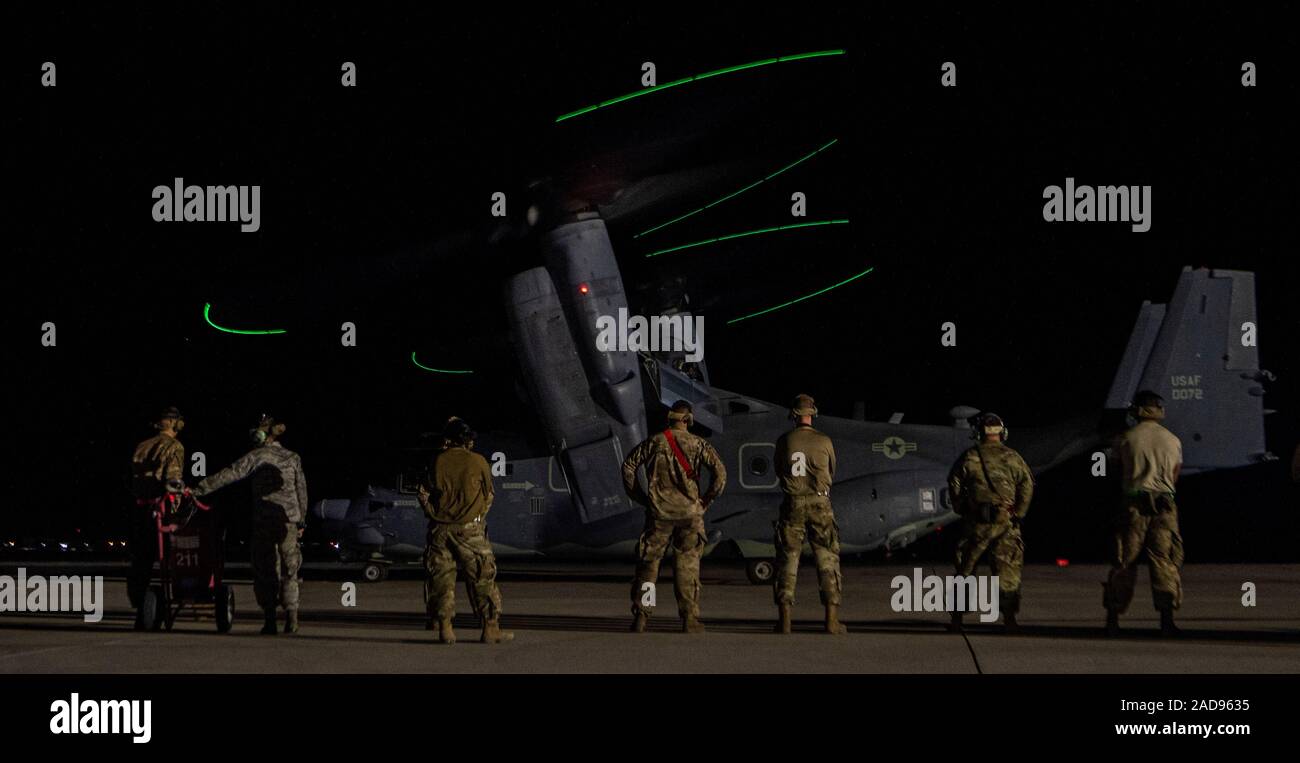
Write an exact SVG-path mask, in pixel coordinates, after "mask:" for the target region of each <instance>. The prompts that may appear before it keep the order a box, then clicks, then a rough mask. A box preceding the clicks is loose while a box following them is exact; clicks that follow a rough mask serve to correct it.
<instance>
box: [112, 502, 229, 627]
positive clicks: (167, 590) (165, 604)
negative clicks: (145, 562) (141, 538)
mask: <svg viewBox="0 0 1300 763" xmlns="http://www.w3.org/2000/svg"><path fill="white" fill-rule="evenodd" d="M152 506H153V509H152V511H153V517H154V522H155V524H156V527H157V529H158V557H157V559H158V578H157V581H156V582H154V583H152V584H150V586H149V590H148V591H146V592H145V595H144V599H143V600H142V602H141V604H140V609H139V610H138V611H137V612H136V626H137V627H138V628H140V629H142V630H159V629H161V628H166V629H167V630H171V629H172V626H173V625H174V624H175V623H176V616H177V615H179V614H180V612H181V610H182V609H184V608H185V607H186V606H187V605H188V606H189V608H190V611H191V613H193V615H194V617H195V619H198V617H199V615H200V613H202V614H204V615H206V614H207V612H208V611H211V612H212V613H213V616H214V619H215V620H216V623H217V631H218V632H219V633H227V632H229V631H230V626H231V625H232V624H233V622H234V619H235V592H234V590H233V589H232V588H231V587H230V586H229V585H227V584H226V582H225V579H224V573H225V529H224V528H222V527H221V526H220V523H219V522H218V518H217V516H216V512H214V511H212V510H211V507H209V506H208V505H206V504H204V503H202V502H201V501H199V500H198V499H197V498H195V497H194V495H192V494H191V493H190V491H189V490H185V491H184V492H182V493H169V494H167V495H164V496H162V497H161V498H158V499H157V500H155V501H154V502H153V504H152Z"/></svg>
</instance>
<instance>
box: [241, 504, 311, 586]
mask: <svg viewBox="0 0 1300 763" xmlns="http://www.w3.org/2000/svg"><path fill="white" fill-rule="evenodd" d="M250 540H251V542H250V543H249V552H250V554H251V556H252V559H251V561H252V563H253V594H254V595H255V596H256V598H257V606H259V607H261V608H262V609H263V610H267V609H275V607H276V604H277V603H278V604H279V605H280V606H282V607H284V608H285V609H297V608H298V569H299V568H300V567H302V549H301V548H299V547H298V525H297V524H296V523H294V522H285V521H284V517H283V512H280V516H279V517H278V518H275V517H265V518H262V517H255V518H254V520H253V528H252V537H251V539H250Z"/></svg>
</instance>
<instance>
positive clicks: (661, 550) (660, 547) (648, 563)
mask: <svg viewBox="0 0 1300 763" xmlns="http://www.w3.org/2000/svg"><path fill="white" fill-rule="evenodd" d="M670 541H671V543H672V545H673V592H674V593H675V594H676V596H677V613H678V614H679V615H680V616H682V617H683V618H684V617H686V616H688V615H689V616H691V617H699V616H700V556H701V555H702V554H703V553H704V546H705V545H706V544H707V543H708V536H707V535H706V534H705V532H704V517H703V516H702V515H698V516H694V517H687V518H685V519H656V518H654V516H653V515H651V514H650V513H649V512H647V513H646V520H645V529H644V530H642V531H641V538H640V540H638V541H637V543H636V558H637V564H636V577H635V578H634V579H633V581H632V614H634V615H635V614H641V613H644V614H645V615H647V616H649V615H651V614H653V613H654V610H655V600H656V597H657V592H656V591H655V584H656V583H657V582H658V581H659V562H660V561H661V560H662V559H663V558H664V554H665V553H666V552H667V551H668V544H669V542H670Z"/></svg>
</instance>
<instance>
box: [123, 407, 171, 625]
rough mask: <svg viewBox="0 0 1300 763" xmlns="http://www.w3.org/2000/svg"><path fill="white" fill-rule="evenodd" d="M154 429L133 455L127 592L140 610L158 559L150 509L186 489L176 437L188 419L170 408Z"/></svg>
mask: <svg viewBox="0 0 1300 763" xmlns="http://www.w3.org/2000/svg"><path fill="white" fill-rule="evenodd" d="M154 428H155V429H156V430H158V434H156V435H154V436H153V437H150V438H149V439H147V440H145V441H144V442H142V443H140V444H139V445H137V446H135V454H134V455H133V456H131V493H132V494H133V495H134V496H135V508H134V510H133V511H132V512H131V521H130V537H131V571H130V573H129V576H128V578H127V586H126V592H127V597H128V598H129V599H130V600H131V607H132V608H134V609H139V607H140V603H141V601H142V599H143V598H144V593H145V591H146V590H148V588H149V578H150V576H152V574H153V564H154V561H156V560H157V558H158V529H157V525H156V524H155V523H154V522H153V516H152V511H151V507H152V506H153V503H154V501H155V500H157V499H158V498H160V497H162V496H163V495H164V494H166V493H179V492H181V491H182V490H184V489H185V483H184V480H183V477H184V475H185V446H184V445H182V444H181V441H180V440H179V439H178V438H177V435H178V434H180V431H181V430H182V429H184V428H185V417H184V416H182V415H181V413H180V411H178V410H177V409H176V408H175V407H172V408H168V409H167V410H165V411H163V413H162V415H161V416H159V417H158V421H157V422H156V423H155V424H154ZM137 625H138V623H137Z"/></svg>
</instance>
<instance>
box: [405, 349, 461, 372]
mask: <svg viewBox="0 0 1300 763" xmlns="http://www.w3.org/2000/svg"><path fill="white" fill-rule="evenodd" d="M411 362H412V363H414V364H415V365H416V367H417V368H423V369H424V370H425V371H432V372H434V373H435V374H472V373H474V372H473V371H457V370H452V369H447V368H430V367H429V366H426V365H422V364H421V363H420V361H418V360H416V359H415V353H414V352H412V353H411Z"/></svg>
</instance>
